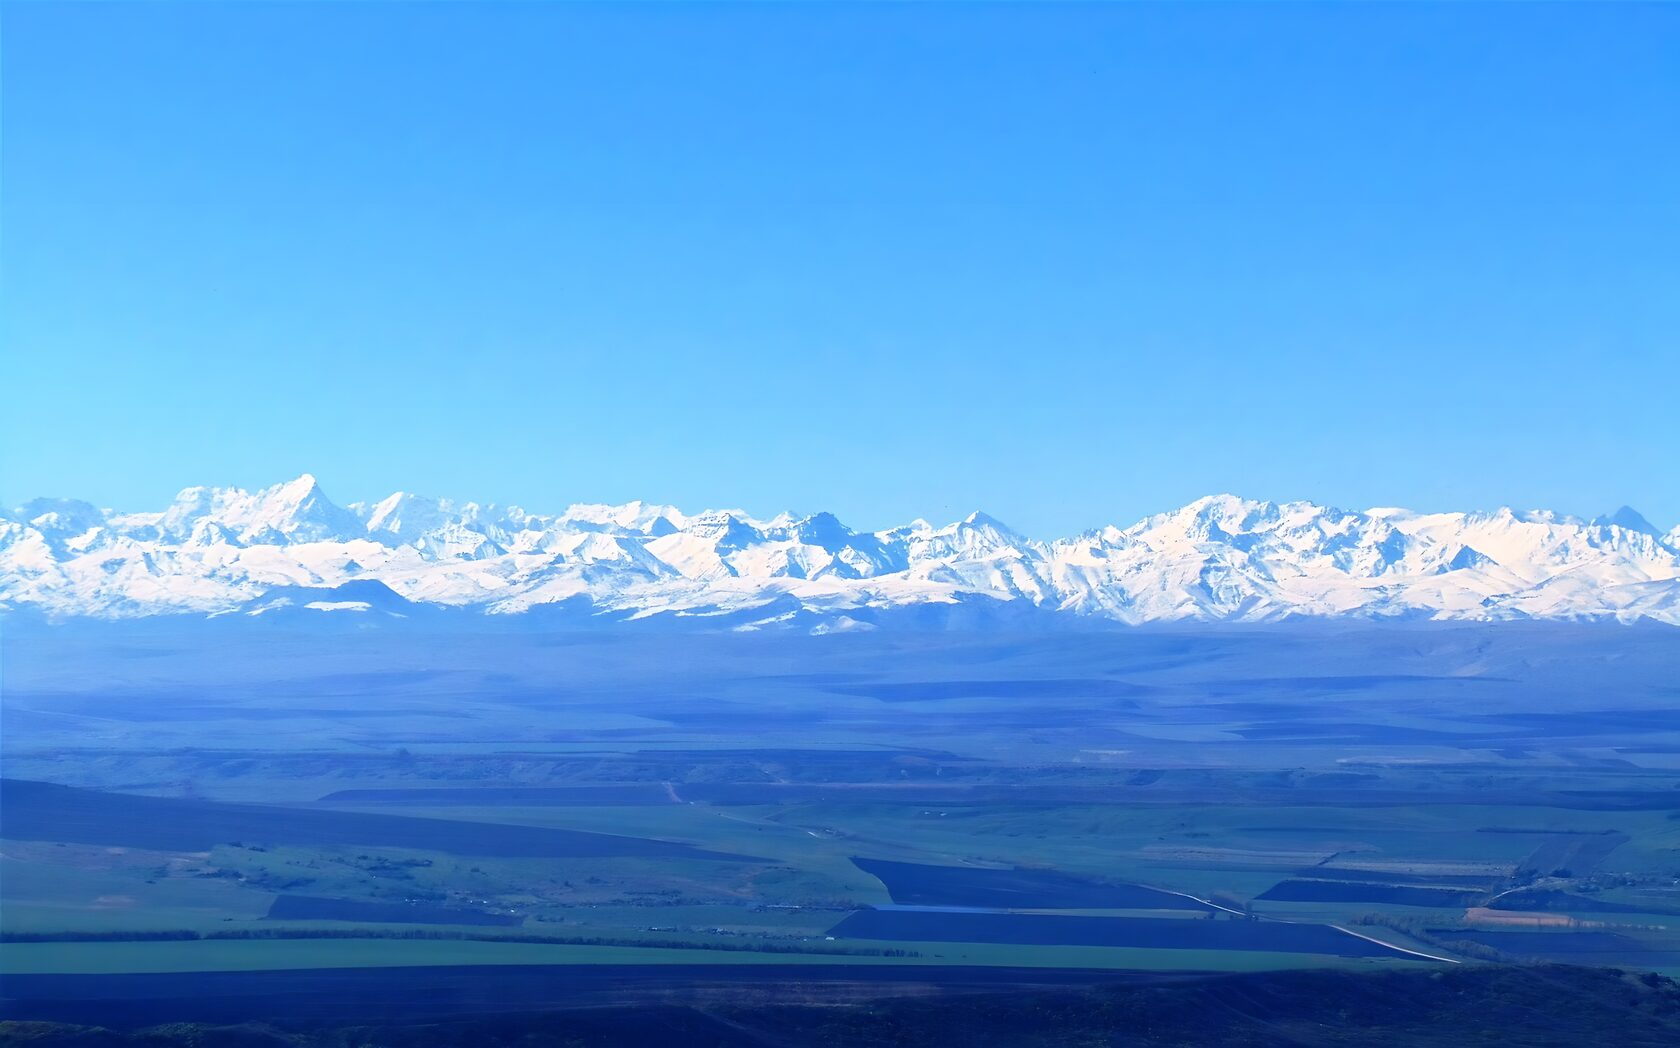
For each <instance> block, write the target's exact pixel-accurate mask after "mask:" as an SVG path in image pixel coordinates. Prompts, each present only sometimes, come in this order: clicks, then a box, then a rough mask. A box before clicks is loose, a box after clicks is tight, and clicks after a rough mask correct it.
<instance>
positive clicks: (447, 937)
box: [0, 928, 921, 957]
mask: <svg viewBox="0 0 1680 1048" xmlns="http://www.w3.org/2000/svg"><path fill="white" fill-rule="evenodd" d="M238 939H424V940H443V941H450V942H511V943H533V944H536V945H539V946H637V947H644V948H647V949H655V950H721V951H723V952H726V953H809V954H821V955H824V956H837V957H848V956H851V957H920V956H921V954H920V953H919V952H917V951H915V950H899V949H890V948H888V949H881V948H875V947H858V948H848V947H838V946H800V945H796V944H793V943H775V942H767V943H763V944H760V945H753V944H750V943H739V942H718V941H716V940H699V941H695V940H689V939H625V938H611V937H605V936H562V935H475V934H473V933H471V932H459V931H448V930H438V929H434V928H413V929H398V928H368V929H360V928H230V929H226V930H221V931H211V932H199V931H193V930H191V929H188V928H180V929H170V930H166V931H107V932H87V931H64V932H0V943H30V942H198V941H216V940H238Z"/></svg>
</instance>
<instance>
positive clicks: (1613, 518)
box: [1593, 506, 1662, 538]
mask: <svg viewBox="0 0 1680 1048" xmlns="http://www.w3.org/2000/svg"><path fill="white" fill-rule="evenodd" d="M1593 523H1594V524H1596V525H1598V526H1599V527H1612V526H1613V527H1618V528H1622V529H1624V530H1627V531H1637V532H1639V533H1640V534H1641V535H1649V536H1651V537H1652V538H1658V537H1660V536H1661V535H1662V532H1660V531H1658V530H1657V529H1656V527H1655V525H1653V524H1652V523H1651V522H1650V521H1648V520H1646V519H1645V518H1644V516H1642V515H1641V514H1640V512H1639V511H1638V510H1636V509H1634V508H1633V507H1632V506H1622V507H1621V508H1620V509H1618V510H1616V511H1615V512H1614V513H1606V514H1604V515H1603V516H1599V517H1594V518H1593Z"/></svg>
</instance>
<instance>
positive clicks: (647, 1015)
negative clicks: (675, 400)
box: [0, 966, 1680, 1048]
mask: <svg viewBox="0 0 1680 1048" xmlns="http://www.w3.org/2000/svg"><path fill="white" fill-rule="evenodd" d="M277 974H278V973H252V975H251V976H250V978H252V979H253V980H255V981H260V980H262V979H264V978H270V977H273V976H275V975H277ZM322 974H325V973H322ZM557 974H563V970H562V971H561V972H559V973H557ZM761 976H762V977H761V978H760V979H759V980H756V985H754V982H755V981H748V982H746V983H742V984H739V985H737V986H735V987H734V988H733V989H732V990H730V989H724V988H722V987H720V986H719V985H718V984H717V983H716V982H715V981H713V980H710V979H707V980H705V981H704V983H702V982H701V981H700V980H698V979H696V980H691V981H690V982H689V983H688V985H686V986H671V987H667V988H666V989H667V990H668V991H669V992H667V993H665V994H662V995H660V997H659V998H658V1001H659V1003H655V1004H640V1005H638V1004H624V1003H616V1004H609V1005H605V1006H595V1007H572V1008H566V1009H562V1010H556V1011H547V1012H543V1013H537V1014H533V1013H528V1012H527V1013H523V1014H519V1013H509V1014H503V1015H497V1016H494V1017H479V1018H459V1017H457V1018H453V1019H442V1020H439V1019H433V1020H431V1021H428V1022H426V1023H424V1024H410V1023H405V1024H385V1023H383V1022H379V1021H377V1020H375V1021H374V1022H373V1024H371V1025H369V1024H368V1020H366V1019H362V1020H359V1021H358V1020H356V1019H346V1020H344V1021H342V1022H336V1023H326V1024H322V1023H305V1022H297V1021H292V1022H277V1023H276V1022H273V1020H272V1019H271V1018H270V1017H269V1016H266V1015H265V1016H262V1017H261V1018H262V1019H263V1020H267V1021H268V1022H269V1023H272V1024H267V1025H264V1024H258V1025H238V1026H204V1025H196V1024H176V1025H166V1026H154V1027H151V1028H147V1029H141V1030H137V1031H131V1032H126V1033H125V1032H113V1031H112V1030H109V1029H102V1028H97V1027H89V1026H73V1025H59V1024H54V1023H46V1022H34V1021H12V1022H5V1023H0V1045H4V1046H8V1048H9V1046H19V1048H21V1046H25V1045H27V1046H31V1048H177V1046H182V1048H184V1046H188V1045H194V1046H198V1045H240V1046H251V1048H349V1046H353V1045H354V1046H360V1045H370V1046H374V1045H377V1046H389V1048H434V1046H466V1045H472V1046H475V1048H496V1046H504V1045H505V1046H513V1045H537V1044H542V1045H567V1046H580V1048H582V1046H593V1045H625V1044H664V1045H705V1046H708V1048H726V1046H727V1048H772V1046H791V1045H814V1044H821V1045H829V1046H835V1048H864V1046H870V1048H875V1046H887V1045H946V1044H951V1045H965V1046H976V1045H986V1046H990V1045H1039V1046H1059V1045H1081V1046H1088V1045H1190V1044H1218V1045H1226V1046H1231V1045H1236V1046H1255V1048H1259V1046H1267V1048H1271V1046H1277V1048H1284V1046H1301V1048H1308V1046H1313V1048H1320V1046H1322V1048H1333V1046H1340V1045H1350V1046H1352V1045H1357V1046H1360V1048H1370V1046H1382V1045H1406V1046H1424V1048H1427V1046H1432V1045H1441V1046H1447V1045H1451V1046H1455V1048H1456V1046H1460V1045H1529V1046H1557V1048H1562V1046H1576V1045H1596V1044H1606V1043H1614V1044H1616V1045H1618V1046H1619V1048H1642V1046H1647V1045H1649V1046H1656V1045H1664V1046H1666V1045H1672V1044H1676V1043H1680V987H1677V986H1676V984H1675V983H1674V982H1673V981H1672V980H1668V979H1663V978H1660V977H1658V976H1650V975H1647V976H1633V975H1629V974H1626V973H1623V972H1619V971H1615V970H1610V969H1586V968H1569V967H1562V966H1547V967H1534V968H1504V967H1470V968H1462V969H1456V970H1453V971H1436V972H1383V973H1368V974H1355V973H1350V972H1337V971H1308V972H1276V973H1266V974H1254V975H1228V976H1218V977H1208V978H1191V977H1185V978H1179V979H1174V978H1167V977H1154V978H1148V979H1129V980H1124V977H1122V978H1123V981H1120V982H1111V983H1108V984H1105V985H1101V986H1095V987H1090V988H1086V989H1071V990H1070V989H1054V988H1044V987H1039V988H1034V989H1025V990H1015V991H1010V992H1000V991H999V990H997V989H996V988H995V983H987V982H983V983H981V984H980V986H978V987H970V988H969V990H970V992H962V993H952V992H941V991H949V990H953V989H959V988H961V987H958V986H950V985H946V986H933V985H924V986H920V987H917V986H905V985H902V984H901V985H898V986H896V987H894V989H895V990H896V991H897V992H899V993H904V992H906V991H908V992H910V993H913V994H915V995H914V996H895V997H883V998H877V999H874V1000H863V1001H859V1000H858V999H857V995H856V987H855V986H835V987H828V986H825V985H824V984H822V983H819V982H814V981H812V980H811V978H810V976H808V975H807V976H802V977H793V976H784V977H781V978H778V977H777V976H775V975H771V974H770V973H768V972H764V973H761ZM398 977H401V976H398ZM1111 977H1112V976H1111ZM184 978H190V977H184ZM635 981H637V982H638V983H640V982H641V981H642V980H635ZM89 985H90V986H91V985H92V983H91V982H90V983H89ZM253 985H255V983H253ZM366 989H367V988H366V987H364V990H366ZM643 989H647V987H643ZM976 990H977V991H978V992H974V991H976ZM10 992H12V991H11V990H8V993H10ZM392 992H395V991H394V989H393V991H392ZM362 999H363V1000H366V998H365V997H364V998H362ZM835 1000H838V1001H841V1002H845V1003H825V1002H826V1001H835ZM766 1001H791V1002H798V1003H785V1004H782V1003H765V1002H766ZM156 1003H157V1002H155V1001H153V1002H151V1005H152V1006H155V1004H156ZM504 1003H505V1006H507V1007H514V1006H516V1005H517V1003H518V1002H517V1001H513V1000H507V1001H505V1002H504ZM114 1004H116V1002H106V1004H105V1007H104V1008H103V1010H102V1011H101V1013H100V1014H101V1015H102V1016H111V1017H112V1018H107V1019H106V1020H105V1021H107V1022H110V1023H111V1024H112V1025H113V1026H118V1025H120V1024H119V1023H118V1022H115V1021H113V1019H116V1018H120V1016H118V1015H116V1014H115V1013H114V1012H113V1010H112V1006H113V1005H114ZM17 1005H18V1002H16V1001H10V1002H7V1005H6V1013H7V1014H9V1015H18V1014H27V1011H28V1010H27V1006H26V1007H25V1008H24V1009H23V1010H20V1009H19V1008H18V1006H17ZM284 1005H285V1000H284V997H283V996H282V997H277V998H269V999H268V1007H269V1008H270V1009H271V1010H274V1011H282V1010H283V1008H284ZM147 1010H148V1012H150V1011H151V1008H148V1009H147ZM153 1014H155V1013H153ZM257 1018H258V1017H257V1016H253V1021H256V1020H257Z"/></svg>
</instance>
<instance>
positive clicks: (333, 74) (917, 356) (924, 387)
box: [0, 4, 1680, 536]
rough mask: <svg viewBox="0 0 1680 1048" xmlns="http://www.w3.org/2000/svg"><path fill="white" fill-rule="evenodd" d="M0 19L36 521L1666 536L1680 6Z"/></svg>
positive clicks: (21, 478) (1676, 514)
mask: <svg viewBox="0 0 1680 1048" xmlns="http://www.w3.org/2000/svg"><path fill="white" fill-rule="evenodd" d="M4 18H5V33H4V40H3V45H0V46H3V48H4V53H3V62H4V67H3V90H4V129H3V130H4V143H3V147H4V149H3V157H0V174H3V185H0V220H3V236H4V239H3V241H0V262H3V269H4V272H3V280H4V310H3V314H4V315H3V319H0V324H3V336H4V341H5V353H6V365H5V372H6V382H5V383H4V390H3V392H0V396H3V398H4V400H3V402H0V407H3V412H0V442H3V443H0V447H3V455H4V459H3V461H0V464H3V467H4V470H3V476H0V498H3V499H5V500H6V501H15V500H20V499H23V498H28V497H32V496H35V495H42V494H66V495H77V496H81V497H86V498H90V499H92V500H94V501H98V502H101V503H104V504H110V505H117V506H122V507H125V508H155V507H158V506H161V505H162V504H163V503H164V502H165V501H166V500H167V499H168V498H169V497H170V496H171V494H172V493H173V492H174V491H175V490H176V489H178V488H180V487H182V486H185V485H188V484H198V483H214V484H242V485H247V486H251V485H261V484H266V483H271V482H273V481H276V480H279V479H283V478H285V477H288V476H293V475H296V474H298V473H300V472H304V471H310V472H314V473H315V474H317V475H318V476H319V477H320V478H321V480H322V482H323V484H324V485H325V486H326V488H327V490H328V492H329V493H330V494H331V495H332V496H333V497H334V498H335V499H336V500H338V501H340V502H349V501H352V500H355V499H358V498H367V497H377V496H380V495H383V494H385V493H388V492H389V491H390V490H392V489H395V488H403V489H406V490H417V491H422V492H428V493H434V494H448V495H455V496H460V497H469V498H477V499H480V500H496V501H513V502H517V503H519V504H521V505H525V506H527V507H529V508H532V509H539V510H554V509H558V508H560V507H561V506H564V505H566V504H568V503H570V502H575V501H620V500H626V499H630V498H637V497H644V498H651V499H657V500H661V501H669V502H674V503H677V504H678V505H681V506H685V507H688V508H698V507H701V506H704V505H738V506H742V507H744V508H746V509H748V510H750V511H754V512H760V513H765V514H768V513H772V512H775V511H777V510H780V509H783V508H791V509H795V510H807V511H809V510H815V509H821V508H827V509H831V510H833V511H835V512H837V513H839V514H840V515H841V516H842V518H843V519H846V520H847V521H848V522H850V523H853V524H855V525H858V526H864V527H874V526H882V525H886V524H890V523H896V522H898V521H901V520H904V519H908V518H910V517H914V516H924V517H927V518H930V519H950V518H953V517H955V516H959V515H961V514H963V513H966V512H967V511H968V510H970V509H972V508H975V507H983V508H985V509H987V510H989V511H990V512H992V513H994V514H995V515H997V516H999V517H1001V518H1002V519H1004V520H1006V521H1008V522H1010V523H1012V524H1014V525H1015V526H1016V527H1018V528H1020V529H1021V530H1023V531H1026V532H1028V533H1030V534H1037V535H1042V536H1050V535H1055V534H1062V533H1067V532H1071V531H1075V530H1078V529H1081V528H1084V527H1087V526H1091V525H1095V524H1099V523H1103V522H1108V521H1122V522H1125V521H1130V520H1132V519H1135V518H1136V517H1138V516H1141V515H1143V514H1145V513H1148V512H1153V511H1157V510H1161V509H1166V508H1169V507H1171V506H1175V505H1179V504H1181V503H1183V502H1185V501H1188V500H1190V499H1191V498H1194V497H1196V496H1198V495H1202V494H1206V493H1209V492H1215V491H1226V490H1229V491H1235V492H1237V493H1240V494H1245V495H1248V496H1250V497H1262V498H1274V499H1289V498H1311V499H1315V500H1320V501H1325V502H1330V503H1333V504H1337V505H1342V506H1351V507H1362V506H1367V505H1377V504H1402V505H1410V506H1413V507H1416V508H1420V509H1444V508H1473V507H1492V506H1496V505H1500V504H1505V503H1510V504H1515V505H1518V506H1548V507H1554V508H1558V509H1562V510H1565V511H1569V512H1577V513H1585V514H1591V513H1596V512H1600V511H1603V510H1607V509H1610V508H1613V507H1614V506H1616V505H1618V504H1620V503H1623V502H1629V503H1632V504H1633V505H1635V506H1636V507H1638V508H1640V509H1642V510H1643V511H1644V512H1645V513H1646V514H1647V515H1648V516H1650V517H1651V518H1652V519H1653V520H1655V521H1656V522H1657V523H1659V524H1660V525H1662V526H1664V527H1668V526H1671V525H1673V524H1674V523H1676V522H1680V483H1677V481H1680V466H1677V465H1676V463H1677V462H1680V407H1677V401H1680V393H1677V391H1680V346H1677V344H1676V341H1677V340H1676V335H1677V332H1680V247H1677V244H1680V235H1677V232H1680V191H1677V189H1676V187H1680V133H1676V129H1677V128H1680V63H1677V62H1676V61H1675V60H1674V55H1675V54H1676V53H1677V48H1680V6H1674V5H1668V6H1645V7H1641V6H1631V5H1598V6H1562V5H1524V6H1517V5H1492V6H1485V7H1473V6H1463V5H1449V6H1420V5H1406V6H1395V7H1385V6H1371V5H1348V6H1336V7H1314V6H1279V5H1253V6H1245V7H1222V6H1215V5H1180V6H1163V7H1153V6H1135V5H1116V6H1102V7H1095V6H1091V7H1075V6H1062V5H1055V6H1035V7H1005V6H985V7H961V6H953V5H918V6H913V7H901V8H887V7H868V8H851V7H827V6H748V7H704V6H698V5H682V6H654V7H631V6H612V7H586V6H563V5H521V6H510V7H493V6H487V5H423V6H422V5H412V6H405V5H397V4H379V5H367V6H353V5H345V4H331V5H328V4H295V5H284V6H274V7H268V6H261V5H254V4H239V5H220V6H213V5H188V6H180V7H176V6H169V5H161V4H138V5H96V6H78V5H73V4H52V5H47V4H11V5H8V6H7V8H6V10H5V13H4Z"/></svg>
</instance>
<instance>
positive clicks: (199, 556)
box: [0, 474, 1680, 629]
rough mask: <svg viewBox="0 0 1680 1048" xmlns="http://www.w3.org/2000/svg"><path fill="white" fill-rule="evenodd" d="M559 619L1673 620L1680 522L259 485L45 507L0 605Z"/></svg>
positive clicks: (28, 526) (10, 560)
mask: <svg viewBox="0 0 1680 1048" xmlns="http://www.w3.org/2000/svg"><path fill="white" fill-rule="evenodd" d="M387 593H388V594H389V595H387ZM544 605H560V606H564V607H566V608H570V609H578V608H583V609H589V611H590V612H591V613H593V614H596V615H607V616H614V617H619V618H631V619H638V620H639V619H644V618H647V617H649V616H671V617H674V618H679V619H680V618H689V617H692V618H693V619H694V620H695V621H707V622H719V623H721V622H726V621H727V622H729V623H733V624H736V625H740V626H753V625H755V624H757V625H769V624H774V623H784V624H785V623H788V622H793V621H798V622H802V623H806V624H808V625H809V626H810V627H811V628H813V629H826V628H828V625H831V624H832V623H835V622H841V621H842V620H843V621H844V622H846V623H850V624H852V625H853V626H856V625H857V624H859V623H864V624H867V623H870V622H873V621H876V620H877V619H879V617H880V616H882V615H884V614H886V613H888V612H889V611H891V610H893V609H923V611H919V612H917V614H923V613H924V612H925V611H926V609H955V608H968V609H990V610H988V611H987V614H993V615H1001V614H1002V609H1005V608H1022V609H1031V610H1033V611H1034V612H1035V613H1040V614H1049V615H1057V614H1060V615H1071V616H1084V617H1097V618H1104V619H1110V620H1114V621H1117V622H1126V623H1136V622H1150V621H1162V620H1177V619H1201V620H1240V621H1266V620H1275V619H1281V618H1288V617H1294V616H1318V617H1332V616H1360V617H1368V618H1369V617H1375V618H1419V617H1421V618H1437V619H1515V618H1614V619H1622V620H1633V619H1640V618H1648V619H1655V620H1659V621H1664V622H1670V623H1676V624H1680V528H1676V529H1675V530H1674V531H1671V532H1669V533H1668V534H1667V535H1663V536H1659V534H1658V532H1657V530H1656V529H1655V528H1654V527H1652V526H1651V525H1650V523H1649V522H1648V521H1646V520H1645V518H1643V517H1642V516H1640V515H1639V514H1637V513H1635V512H1634V511H1633V510H1631V509H1627V508H1626V507H1624V508H1622V509H1621V510H1618V511H1617V512H1615V513H1612V514H1608V515H1606V516H1602V517H1598V518H1595V519H1594V520H1592V521H1591V522H1588V521H1583V520H1580V519H1578V518H1575V517H1570V516H1567V515H1564V514H1558V513H1551V512H1547V511H1531V512H1519V511H1516V510H1512V509H1500V510H1497V511H1494V512H1491V513H1413V512H1410V511H1407V510H1401V509H1393V508H1383V509H1374V510H1367V511H1363V512H1357V511H1347V510H1340V509H1336V508H1333V507H1328V506H1321V505H1318V504H1315V503H1311V502H1285V503H1276V502H1267V501H1256V500H1250V499H1244V498H1241V497H1238V496H1236V495H1229V494H1225V495H1210V496H1207V497H1205V498H1199V499H1196V500H1195V501H1193V502H1191V503H1189V504H1188V505H1185V506H1182V507H1180V508H1178V509H1176V510H1172V511H1169V512H1166V513H1161V514H1156V515H1154V516H1151V517H1147V518H1145V519H1143V520H1141V521H1138V522H1137V523H1135V524H1131V525H1128V526H1123V527H1122V526H1119V525H1108V526H1105V527H1101V528H1097V529H1095V530H1093V531H1090V532H1086V533H1085V534H1083V535H1080V536H1078V537H1075V538H1069V539H1059V540H1055V541H1052V542H1040V541H1036V540H1033V539H1029V538H1025V537H1023V536H1021V535H1019V534H1017V533H1016V532H1014V531H1012V530H1011V529H1009V528H1008V527H1007V526H1005V525H1004V524H1002V523H1001V522H999V521H998V520H996V519H995V518H993V517H991V516H988V515H987V514H985V513H980V512H976V513H972V514H970V515H968V516H967V517H965V518H963V519H962V520H960V521H957V522H955V523H952V524H947V525H944V526H935V525H932V524H929V523H928V522H926V521H922V520H917V521H913V522H912V523H910V524H907V525H902V526H899V527H894V528H888V529H885V530H882V531H877V532H873V533H871V532H857V531H854V530H852V529H851V528H850V527H848V526H847V525H846V524H845V523H844V522H842V521H841V520H840V519H839V518H837V517H835V516H834V515H833V514H831V513H825V512H819V513H813V514H810V515H806V516H795V515H793V514H787V513H783V514H779V515H777V516H775V517H773V518H771V519H769V520H767V521H760V520H756V519H754V518H753V517H751V516H749V515H748V514H746V513H743V512H741V511H739V510H710V511H706V512H703V513H696V514H685V513H683V512H682V511H680V510H678V509H676V508H675V507H672V506H667V505H662V504H658V503H648V502H640V501H638V502H629V503H624V504H622V505H603V504H594V503H583V504H578V505H574V506H571V507H570V508H568V509H566V510H565V511H564V512H562V513H561V514H559V515H557V516H544V515H540V514H532V513H527V512H525V511H523V510H520V509H517V508H513V507H507V508H501V507H497V506H494V505H481V504H479V503H474V502H454V501H451V500H449V499H442V498H433V497H429V496H423V495H415V494H412V493H407V492H397V493H394V494H392V495H390V496H388V497H386V498H384V499H381V500H379V501H378V502H376V503H373V504H371V505H369V504H360V503H358V504H355V505H353V506H351V507H350V508H343V507H340V506H338V505H337V504H335V503H333V502H332V501H331V499H329V498H328V497H327V495H326V493H325V492H324V491H323V490H322V489H321V486H320V484H319V482H318V481H317V480H316V478H315V477H314V476H312V475H310V474H304V475H303V476H300V477H298V478H296V479H294V480H290V481H287V482H285V483H283V484H277V485H274V486H272V487H268V488H263V489H261V490H258V491H254V492H253V491H246V490H243V489H240V488H209V487H195V488H188V489H186V490H184V491H182V492H181V493H180V494H179V495H178V496H177V497H176V498H175V500H174V501H173V502H172V503H171V504H170V505H169V506H168V507H167V508H166V509H164V510H163V511H161V512H156V513H129V514H118V513H112V512H110V511H108V510H101V509H98V508H96V507H94V506H92V505H90V504H88V503H86V502H79V501H76V500H73V499H38V500H36V501H34V502H31V503H28V504H26V505H24V506H20V507H18V508H16V509H15V510H13V511H11V512H10V513H8V514H6V515H5V516H4V518H0V608H11V609H21V608H34V609H39V610H41V611H44V612H46V613H48V614H51V615H59V616H71V615H95V616H104V617H133V616H142V615H153V614H162V613H180V612H192V613H199V614H204V613H211V614H224V613H233V614H244V615H256V614H259V612H260V613H261V614H264V615H272V614H277V613H278V609H282V608H289V609H299V608H301V609H304V610H312V609H313V610H323V609H328V610H345V609H368V608H371V609H377V610H379V611H380V614H382V615H387V616H388V617H409V616H410V615H411V614H415V613H417V612H415V609H428V610H427V614H432V613H434V612H436V610H437V609H438V608H440V607H442V608H455V609H459V610H460V611H461V612H463V613H471V614H486V613H487V614H514V613H520V612H526V611H530V610H532V609H535V608H538V607H542V606H544ZM292 613H293V612H292V611H287V612H286V614H288V615H289V614H292ZM297 614H302V611H298V612H297ZM308 621H314V620H313V619H308ZM918 621H926V620H925V619H922V620H918Z"/></svg>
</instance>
